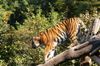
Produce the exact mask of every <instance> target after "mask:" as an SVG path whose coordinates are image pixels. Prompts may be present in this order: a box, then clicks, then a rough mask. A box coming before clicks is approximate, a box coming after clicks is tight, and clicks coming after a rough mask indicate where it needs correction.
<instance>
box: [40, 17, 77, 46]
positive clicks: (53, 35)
mask: <svg viewBox="0 0 100 66" xmlns="http://www.w3.org/2000/svg"><path fill="white" fill-rule="evenodd" d="M78 19H79V18H70V19H66V20H64V21H62V22H60V23H58V24H57V25H56V26H54V27H53V28H49V29H47V30H46V31H44V32H42V33H40V36H41V39H43V40H42V41H44V44H46V43H47V42H51V41H55V42H57V43H61V42H62V41H65V40H66V39H70V41H71V42H73V41H74V40H77V36H76V34H77V32H78V26H79V21H78ZM44 38H45V39H44Z"/></svg>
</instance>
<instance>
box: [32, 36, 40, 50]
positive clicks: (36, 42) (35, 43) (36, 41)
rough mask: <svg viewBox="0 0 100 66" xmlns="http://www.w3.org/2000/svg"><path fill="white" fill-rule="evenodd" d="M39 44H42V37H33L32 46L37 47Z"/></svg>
mask: <svg viewBox="0 0 100 66" xmlns="http://www.w3.org/2000/svg"><path fill="white" fill-rule="evenodd" d="M38 46H40V37H38V36H36V37H32V47H33V48H37V47H38Z"/></svg>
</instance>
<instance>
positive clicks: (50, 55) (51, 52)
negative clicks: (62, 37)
mask: <svg viewBox="0 0 100 66" xmlns="http://www.w3.org/2000/svg"><path fill="white" fill-rule="evenodd" d="M54 54H55V47H53V46H52V45H47V46H46V48H45V62H47V61H48V60H49V59H51V58H53V57H54Z"/></svg>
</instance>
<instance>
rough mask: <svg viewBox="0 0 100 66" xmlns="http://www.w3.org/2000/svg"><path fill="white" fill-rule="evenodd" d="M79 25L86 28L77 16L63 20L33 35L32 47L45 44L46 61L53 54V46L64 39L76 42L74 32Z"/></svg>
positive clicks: (75, 32)
mask: <svg viewBox="0 0 100 66" xmlns="http://www.w3.org/2000/svg"><path fill="white" fill-rule="evenodd" d="M80 26H82V27H81V28H85V29H86V26H85V25H84V23H83V21H82V20H81V19H80V18H78V17H74V18H69V19H66V20H63V21H62V22H60V23H58V24H57V25H56V26H54V27H53V28H49V29H47V30H46V31H44V32H40V33H39V34H38V35H37V36H36V37H33V40H32V43H33V44H32V45H33V47H36V46H39V45H40V44H44V45H45V46H46V48H45V61H47V60H48V59H50V58H52V57H53V56H54V52H55V47H56V46H57V45H58V44H61V43H62V42H64V41H65V40H66V39H69V40H70V41H71V42H72V43H73V44H75V45H76V44H77V43H78V41H77V36H76V34H77V33H78V30H79V28H80ZM75 45H72V46H75Z"/></svg>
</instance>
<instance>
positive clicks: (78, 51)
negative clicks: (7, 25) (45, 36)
mask: <svg viewBox="0 0 100 66" xmlns="http://www.w3.org/2000/svg"><path fill="white" fill-rule="evenodd" d="M98 47H100V34H98V35H97V36H94V38H92V39H90V40H89V41H87V42H85V43H83V44H80V45H77V46H75V47H72V48H71V49H69V50H66V51H64V52H62V53H60V54H59V55H57V56H55V57H54V58H52V59H50V60H49V61H47V62H46V63H44V64H40V65H38V66H55V65H57V64H58V63H61V62H63V61H64V60H71V59H76V58H80V57H81V56H83V55H85V54H89V53H90V52H91V51H93V50H95V49H96V48H98Z"/></svg>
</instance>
